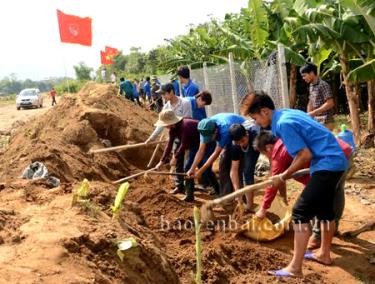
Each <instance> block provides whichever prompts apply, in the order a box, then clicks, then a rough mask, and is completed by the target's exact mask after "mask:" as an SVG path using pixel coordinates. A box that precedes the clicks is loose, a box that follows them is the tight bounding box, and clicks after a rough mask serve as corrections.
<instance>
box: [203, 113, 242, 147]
mask: <svg viewBox="0 0 375 284" xmlns="http://www.w3.org/2000/svg"><path fill="white" fill-rule="evenodd" d="M210 119H212V120H213V121H215V123H216V126H217V128H218V135H217V137H216V141H217V144H218V145H219V146H220V147H221V148H224V147H225V146H226V145H228V144H231V143H232V139H230V135H229V128H230V127H231V125H232V124H234V123H240V124H242V123H243V122H244V121H245V119H244V118H243V117H242V116H240V115H238V114H234V113H218V114H215V115H214V116H212V117H210ZM201 141H202V137H201Z"/></svg>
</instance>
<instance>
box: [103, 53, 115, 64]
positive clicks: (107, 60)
mask: <svg viewBox="0 0 375 284" xmlns="http://www.w3.org/2000/svg"><path fill="white" fill-rule="evenodd" d="M100 58H101V63H102V64H103V65H108V64H113V61H112V56H111V55H109V54H107V53H106V52H105V51H102V50H101V51H100Z"/></svg>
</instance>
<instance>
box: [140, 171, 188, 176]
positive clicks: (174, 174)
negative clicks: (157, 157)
mask: <svg viewBox="0 0 375 284" xmlns="http://www.w3.org/2000/svg"><path fill="white" fill-rule="evenodd" d="M147 174H149V175H161V176H184V177H185V176H187V174H185V173H171V172H157V171H154V172H148V173H147Z"/></svg>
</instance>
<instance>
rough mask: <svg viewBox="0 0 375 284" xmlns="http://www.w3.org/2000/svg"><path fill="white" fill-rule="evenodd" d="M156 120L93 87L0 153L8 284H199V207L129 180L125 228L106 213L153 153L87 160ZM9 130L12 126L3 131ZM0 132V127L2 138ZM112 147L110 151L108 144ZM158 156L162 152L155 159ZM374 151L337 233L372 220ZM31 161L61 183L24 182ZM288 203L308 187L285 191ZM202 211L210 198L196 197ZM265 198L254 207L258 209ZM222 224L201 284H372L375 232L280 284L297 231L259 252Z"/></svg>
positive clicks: (344, 242)
mask: <svg viewBox="0 0 375 284" xmlns="http://www.w3.org/2000/svg"><path fill="white" fill-rule="evenodd" d="M155 119H156V115H155V114H153V113H151V112H149V111H146V110H144V109H142V108H140V107H138V106H136V105H134V104H132V103H130V102H128V101H125V100H124V99H123V98H120V97H118V96H116V90H115V89H114V87H112V86H108V85H96V84H88V85H86V86H85V87H84V88H83V90H82V91H81V92H80V93H79V94H77V95H69V96H65V97H63V98H62V100H61V101H60V102H59V104H58V106H56V107H54V108H53V109H50V110H48V111H46V113H44V114H41V115H39V116H37V117H34V118H32V119H31V121H28V122H26V123H25V124H24V125H22V126H20V127H18V128H17V130H16V131H15V132H14V133H13V134H12V135H11V136H10V141H9V145H7V146H5V147H3V150H2V152H0V259H1V261H0V275H1V277H0V283H191V279H192V274H193V273H194V271H195V247H194V242H195V235H194V228H193V217H192V212H193V205H192V204H189V203H185V202H183V201H182V200H181V199H182V197H183V196H181V195H177V196H175V195H171V194H170V193H169V190H170V189H171V188H172V186H173V183H172V181H171V180H170V179H169V177H156V176H149V177H148V178H147V179H145V178H143V177H141V178H139V179H137V180H133V181H131V182H130V183H131V186H130V190H129V193H128V195H127V197H126V201H125V204H124V206H123V209H122V211H121V214H120V217H119V219H112V213H111V208H110V206H111V205H112V204H113V202H114V198H115V196H116V191H117V186H114V185H113V184H112V183H111V181H113V180H116V179H118V178H121V177H123V176H126V175H128V174H130V173H135V172H137V171H139V170H140V169H144V168H145V165H146V164H147V162H148V160H149V158H150V156H151V153H152V151H153V149H152V147H151V148H145V149H136V150H129V151H121V152H118V153H115V152H109V153H106V154H96V155H93V154H89V153H88V150H89V149H91V148H99V147H104V145H103V143H108V141H110V143H111V144H112V146H116V145H121V144H127V143H137V142H142V141H144V140H145V139H146V138H147V137H148V135H149V133H150V132H151V131H152V129H153V127H152V124H153V122H154V121H155ZM1 123H3V125H5V127H9V125H10V123H11V122H9V123H8V124H7V123H4V122H3V121H2V122H1ZM0 130H1V129H0ZM105 141H107V142H105ZM159 155H160V153H159ZM373 157H375V151H374V149H373V148H372V149H366V150H360V152H359V154H358V156H357V157H356V159H355V164H356V166H357V172H356V173H355V175H354V177H353V178H352V179H351V180H349V181H348V182H347V185H346V188H347V189H346V192H347V195H346V197H347V199H346V208H345V212H344V216H343V218H342V222H341V223H340V232H345V231H348V230H351V229H355V228H357V227H359V226H360V225H361V224H364V223H366V222H367V221H369V220H371V219H372V218H374V209H375V205H374V204H375V194H374V192H375V191H374V189H375V162H374V160H373ZM33 161H41V162H43V163H44V164H45V165H46V166H47V168H48V169H49V171H50V173H51V175H54V176H57V177H58V178H60V179H61V181H62V184H61V185H60V186H59V187H56V188H52V189H51V188H50V185H48V184H47V183H46V182H44V181H42V180H37V181H31V180H23V179H19V176H20V174H21V173H22V170H23V169H24V168H25V167H26V166H27V165H28V164H29V163H31V162H33ZM83 178H87V179H89V180H90V194H89V200H90V201H89V202H88V203H87V206H74V207H72V206H71V202H72V195H73V194H72V193H73V192H74V191H75V190H76V189H77V187H78V186H79V184H80V182H81V181H82V179H83ZM289 188H290V189H291V190H290V197H289V199H290V202H291V203H292V202H293V200H294V199H295V198H296V196H298V194H299V192H300V190H301V186H300V185H298V184H297V183H294V182H292V183H290V184H289ZM196 196H197V201H196V202H195V204H194V205H196V206H200V205H201V204H202V203H203V202H204V201H205V200H208V199H210V197H209V196H208V195H207V194H205V193H202V192H197V193H196ZM259 198H260V196H258V197H257V200H258V201H259ZM222 213H223V212H222V211H220V209H219V210H217V211H216V215H218V216H222V217H223V220H226V221H227V222H226V226H225V227H224V225H223V224H224V223H223V222H218V223H216V224H215V226H214V227H205V226H203V227H202V234H201V235H202V247H203V252H202V253H203V275H202V280H203V282H204V283H216V284H219V283H274V282H275V281H277V282H282V283H283V282H284V283H374V282H375V269H374V264H371V263H370V262H371V260H373V259H374V257H375V232H374V231H370V232H365V233H362V234H360V235H359V236H358V237H357V238H344V237H342V236H340V235H338V236H337V237H336V238H335V239H334V245H333V260H334V265H333V266H331V267H324V266H322V265H319V264H317V263H311V262H306V263H305V264H304V274H305V277H304V278H303V279H287V280H285V279H280V280H276V279H275V278H274V277H272V276H269V275H267V270H270V269H277V268H281V267H283V266H284V265H286V264H287V263H288V261H289V260H290V258H291V254H292V249H293V232H291V231H290V232H287V233H286V235H284V236H283V237H281V238H280V239H278V240H276V241H273V242H267V243H259V242H254V241H251V240H249V239H245V238H244V237H241V236H238V235H237V234H236V231H235V230H231V228H230V227H229V224H230V223H229V220H228V218H227V217H224V215H223V214H222ZM129 237H134V238H135V239H136V240H137V242H138V246H137V247H136V248H133V249H131V250H129V251H126V252H125V258H124V260H123V261H121V260H120V258H119V257H118V256H117V253H116V251H117V246H116V242H117V241H120V240H124V239H126V238H129Z"/></svg>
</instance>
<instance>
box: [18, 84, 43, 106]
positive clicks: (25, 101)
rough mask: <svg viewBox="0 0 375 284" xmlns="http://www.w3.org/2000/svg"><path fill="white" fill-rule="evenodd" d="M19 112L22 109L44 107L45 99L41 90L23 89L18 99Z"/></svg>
mask: <svg viewBox="0 0 375 284" xmlns="http://www.w3.org/2000/svg"><path fill="white" fill-rule="evenodd" d="M16 106H17V110H20V109H21V108H34V107H36V108H38V107H43V97H42V94H41V93H40V92H39V89H23V90H22V91H21V92H20V93H19V94H18V95H17V98H16Z"/></svg>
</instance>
